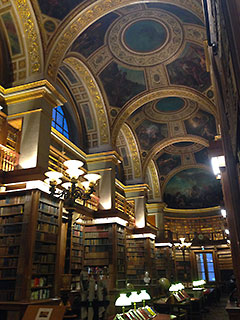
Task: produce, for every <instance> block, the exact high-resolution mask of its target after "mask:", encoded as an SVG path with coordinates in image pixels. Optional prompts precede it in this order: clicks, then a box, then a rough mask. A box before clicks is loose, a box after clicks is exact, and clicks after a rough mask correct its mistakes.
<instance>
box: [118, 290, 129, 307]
mask: <svg viewBox="0 0 240 320" xmlns="http://www.w3.org/2000/svg"><path fill="white" fill-rule="evenodd" d="M131 304H132V301H131V300H130V299H129V297H128V296H127V294H126V293H120V297H118V298H117V300H116V301H115V306H116V307H126V306H130V305H131Z"/></svg>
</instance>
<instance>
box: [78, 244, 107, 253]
mask: <svg viewBox="0 0 240 320" xmlns="http://www.w3.org/2000/svg"><path fill="white" fill-rule="evenodd" d="M109 249H110V248H109V246H104V245H103V246H96V247H95V246H91V247H90V246H86V247H85V249H84V252H85V253H89V252H92V253H94V252H105V251H109Z"/></svg>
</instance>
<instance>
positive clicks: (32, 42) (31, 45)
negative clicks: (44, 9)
mask: <svg viewBox="0 0 240 320" xmlns="http://www.w3.org/2000/svg"><path fill="white" fill-rule="evenodd" d="M15 3H16V7H17V10H18V12H19V15H20V17H21V20H22V24H23V28H24V32H25V34H26V40H27V47H28V56H29V60H30V62H31V72H32V73H36V72H40V69H41V54H40V44H39V41H38V35H37V30H36V26H35V25H34V22H33V19H32V17H31V12H30V9H29V5H28V2H27V1H26V0H15Z"/></svg>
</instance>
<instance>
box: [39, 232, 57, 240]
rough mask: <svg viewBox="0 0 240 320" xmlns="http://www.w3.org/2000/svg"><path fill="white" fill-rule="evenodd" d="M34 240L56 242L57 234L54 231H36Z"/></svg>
mask: <svg viewBox="0 0 240 320" xmlns="http://www.w3.org/2000/svg"><path fill="white" fill-rule="evenodd" d="M36 240H38V241H46V242H47V241H48V242H56V241H57V234H54V233H43V232H41V231H38V232H37V233H36Z"/></svg>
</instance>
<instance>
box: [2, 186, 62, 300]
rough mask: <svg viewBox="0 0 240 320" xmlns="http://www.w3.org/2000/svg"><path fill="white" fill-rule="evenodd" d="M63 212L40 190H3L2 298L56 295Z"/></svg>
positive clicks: (41, 297) (39, 297) (41, 298)
mask: <svg viewBox="0 0 240 320" xmlns="http://www.w3.org/2000/svg"><path fill="white" fill-rule="evenodd" d="M60 219H61V213H60V209H59V204H58V202H57V200H56V202H54V200H51V199H50V197H49V196H48V194H44V193H43V192H41V191H39V190H24V191H13V192H10V193H1V194H0V254H1V258H0V301H23V300H24V301H29V300H45V299H49V298H51V297H54V296H55V293H56V292H55V275H56V257H57V255H58V238H59V224H60Z"/></svg>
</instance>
